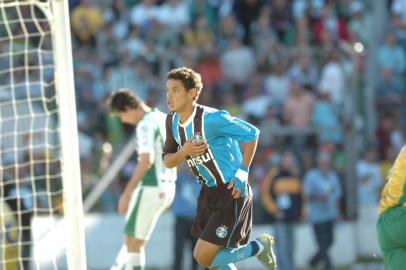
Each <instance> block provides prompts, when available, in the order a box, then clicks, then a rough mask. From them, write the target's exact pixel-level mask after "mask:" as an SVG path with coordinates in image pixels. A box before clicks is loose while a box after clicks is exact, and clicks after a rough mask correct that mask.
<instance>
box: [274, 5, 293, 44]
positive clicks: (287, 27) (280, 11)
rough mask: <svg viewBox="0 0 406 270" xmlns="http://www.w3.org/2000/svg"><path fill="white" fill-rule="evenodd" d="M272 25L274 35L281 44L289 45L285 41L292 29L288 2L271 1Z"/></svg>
mask: <svg viewBox="0 0 406 270" xmlns="http://www.w3.org/2000/svg"><path fill="white" fill-rule="evenodd" d="M271 10H272V16H271V19H272V25H273V27H274V29H275V31H276V35H277V36H278V39H279V41H280V42H281V43H283V44H287V43H289V42H288V41H287V40H288V39H289V36H290V35H291V31H292V27H293V16H292V9H291V4H290V1H286V0H274V1H271Z"/></svg>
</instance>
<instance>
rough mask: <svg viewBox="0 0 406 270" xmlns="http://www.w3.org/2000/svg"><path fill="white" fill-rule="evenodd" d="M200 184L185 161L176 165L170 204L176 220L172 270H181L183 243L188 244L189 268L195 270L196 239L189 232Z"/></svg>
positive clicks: (194, 213) (194, 214) (193, 218)
mask: <svg viewBox="0 0 406 270" xmlns="http://www.w3.org/2000/svg"><path fill="white" fill-rule="evenodd" d="M199 190H200V185H199V184H198V182H197V181H196V180H195V177H194V175H193V174H192V173H191V171H190V169H189V168H188V167H187V165H186V162H183V163H182V164H181V165H180V166H178V177H177V179H176V195H175V199H174V201H173V204H172V211H173V212H174V214H175V217H176V221H175V225H174V226H173V228H174V238H175V241H174V242H175V247H174V249H173V250H174V253H175V254H174V257H173V259H174V261H173V264H172V265H173V267H172V269H173V270H182V269H184V268H183V265H184V264H183V258H184V256H183V255H184V247H185V244H188V243H189V244H190V249H189V250H190V252H188V253H186V254H188V256H186V258H189V259H190V261H191V264H190V268H187V269H192V270H197V268H198V265H197V262H196V260H195V259H194V258H193V249H194V247H195V245H196V241H197V239H196V238H195V237H193V236H192V235H191V233H190V230H191V229H192V226H193V222H194V220H195V216H196V204H197V203H196V202H197V197H198V195H199Z"/></svg>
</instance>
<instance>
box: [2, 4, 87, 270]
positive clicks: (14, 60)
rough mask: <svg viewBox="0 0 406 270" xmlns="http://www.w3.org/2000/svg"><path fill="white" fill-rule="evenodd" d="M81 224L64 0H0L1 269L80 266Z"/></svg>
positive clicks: (82, 256)
mask: <svg viewBox="0 0 406 270" xmlns="http://www.w3.org/2000/svg"><path fill="white" fill-rule="evenodd" d="M62 206H63V207H62ZM62 209H63V210H62ZM27 215H28V216H29V218H28V220H32V218H33V220H34V221H35V220H36V218H39V220H41V219H45V220H48V221H49V222H42V221H41V222H39V224H40V227H41V229H42V231H41V234H40V235H30V236H28V237H26V236H25V233H26V232H29V231H30V230H31V224H30V223H29V221H28V224H29V225H27V221H24V220H26V219H27V218H26V217H27ZM84 228H85V225H84V215H83V205H82V192H81V177H80V163H79V145H78V130H77V123H76V104H75V90H74V80H73V63H72V47H71V35H70V22H69V8H68V1H67V0H0V269H4V270H14V269H25V265H26V263H28V264H30V265H31V269H39V270H45V269H56V270H57V269H66V268H67V269H69V270H86V269H87V268H86V253H85V236H84ZM30 233H31V232H29V234H30ZM54 236H55V237H56V239H52V240H50V238H52V237H54ZM60 239H63V241H66V243H60V242H61V240H60ZM44 241H48V242H46V243H41V242H44ZM50 243H51V244H57V245H61V247H62V249H65V248H66V251H64V250H63V251H61V254H57V253H56V252H54V251H55V250H56V249H57V248H56V247H54V246H52V245H51V246H49V245H50ZM35 245H38V246H41V247H45V246H46V249H38V250H37V254H36V253H35V252H33V250H32V248H31V246H32V247H33V246H35ZM47 245H48V246H47ZM26 247H28V251H27V248H26ZM41 253H43V254H41ZM47 253H49V254H47ZM26 254H29V255H26ZM65 256H66V261H65V260H64V258H65ZM37 257H43V258H48V259H50V262H49V263H44V264H42V262H39V260H37ZM61 258H62V260H64V263H63V266H61V267H60V266H59V262H60V260H61Z"/></svg>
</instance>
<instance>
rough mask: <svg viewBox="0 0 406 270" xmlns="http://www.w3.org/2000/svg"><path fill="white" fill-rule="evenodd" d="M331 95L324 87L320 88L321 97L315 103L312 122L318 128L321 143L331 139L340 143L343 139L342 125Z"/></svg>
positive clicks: (337, 143)
mask: <svg viewBox="0 0 406 270" xmlns="http://www.w3.org/2000/svg"><path fill="white" fill-rule="evenodd" d="M330 96H331V93H330V92H329V91H326V90H325V89H324V88H321V89H320V90H319V99H317V101H316V102H315V104H314V107H313V113H312V120H311V122H312V124H313V125H314V127H315V128H316V130H317V134H318V139H319V143H325V142H329V141H331V142H333V143H335V144H336V145H339V144H341V142H342V139H343V138H342V137H343V136H342V133H341V125H340V120H339V117H338V115H337V109H336V107H335V106H334V105H333V103H332V102H331V98H330Z"/></svg>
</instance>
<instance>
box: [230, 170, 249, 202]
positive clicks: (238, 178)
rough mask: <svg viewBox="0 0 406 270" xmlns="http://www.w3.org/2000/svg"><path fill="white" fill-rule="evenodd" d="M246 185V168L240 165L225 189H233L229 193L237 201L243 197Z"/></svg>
mask: <svg viewBox="0 0 406 270" xmlns="http://www.w3.org/2000/svg"><path fill="white" fill-rule="evenodd" d="M247 185H248V167H246V166H244V165H241V166H240V168H239V169H238V170H237V172H236V173H235V176H234V178H233V179H231V181H230V183H229V184H228V186H227V189H231V188H232V189H233V190H232V191H231V196H233V198H234V199H238V198H240V197H245V194H246V192H247Z"/></svg>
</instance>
